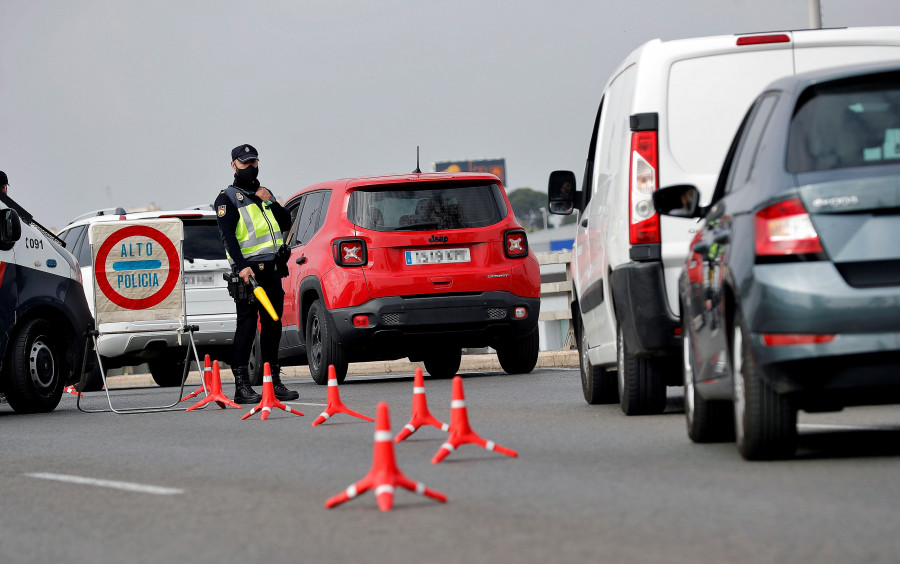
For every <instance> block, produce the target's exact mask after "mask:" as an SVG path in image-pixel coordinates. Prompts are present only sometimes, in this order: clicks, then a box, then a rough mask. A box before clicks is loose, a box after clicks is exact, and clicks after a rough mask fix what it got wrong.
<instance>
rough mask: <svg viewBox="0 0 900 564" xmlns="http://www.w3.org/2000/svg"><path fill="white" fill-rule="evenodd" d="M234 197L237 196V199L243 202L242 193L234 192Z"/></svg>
mask: <svg viewBox="0 0 900 564" xmlns="http://www.w3.org/2000/svg"><path fill="white" fill-rule="evenodd" d="M234 197H235V198H237V200H238V201H239V202H243V201H244V195H243V194H241V193H240V192H238V193H237V194H235V195H234Z"/></svg>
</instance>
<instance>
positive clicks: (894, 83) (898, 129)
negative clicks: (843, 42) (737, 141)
mask: <svg viewBox="0 0 900 564" xmlns="http://www.w3.org/2000/svg"><path fill="white" fill-rule="evenodd" d="M880 164H900V73H891V74H889V75H884V76H882V77H881V78H879V79H878V80H872V79H867V80H865V82H859V81H857V82H853V83H846V82H842V83H834V84H825V85H821V86H815V87H812V88H810V89H808V90H807V91H806V92H804V94H803V95H802V96H801V98H800V100H799V102H798V105H797V108H796V110H795V112H794V116H793V118H792V120H791V128H790V133H789V138H788V154H787V169H788V171H789V172H795V173H800V172H811V171H817V170H834V169H840V168H849V167H857V166H870V165H880Z"/></svg>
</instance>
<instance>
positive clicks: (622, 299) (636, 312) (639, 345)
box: [609, 262, 681, 356]
mask: <svg viewBox="0 0 900 564" xmlns="http://www.w3.org/2000/svg"><path fill="white" fill-rule="evenodd" d="M609 284H610V286H611V289H612V295H613V305H614V306H615V309H616V319H618V322H619V326H620V327H621V328H622V333H623V336H624V338H625V342H626V343H627V345H628V348H629V350H630V351H631V352H632V353H633V354H636V355H644V356H653V355H660V354H673V353H677V352H678V351H679V350H680V347H681V339H680V338H679V337H677V336H676V330H677V329H678V328H679V327H680V326H681V323H680V321H679V319H678V318H677V317H675V316H673V315H672V314H671V313H669V306H668V304H667V303H666V281H665V276H664V274H663V265H662V263H661V262H632V263H628V264H625V265H622V266H620V267H619V268H617V269H615V270H613V272H612V273H611V274H610V276H609Z"/></svg>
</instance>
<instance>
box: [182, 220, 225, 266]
mask: <svg viewBox="0 0 900 564" xmlns="http://www.w3.org/2000/svg"><path fill="white" fill-rule="evenodd" d="M182 221H183V222H184V243H183V252H184V258H185V260H193V259H205V260H223V259H225V245H224V244H223V243H222V239H221V238H220V237H219V226H218V224H217V223H216V220H215V219H208V220H201V221H191V220H187V219H183V220H182Z"/></svg>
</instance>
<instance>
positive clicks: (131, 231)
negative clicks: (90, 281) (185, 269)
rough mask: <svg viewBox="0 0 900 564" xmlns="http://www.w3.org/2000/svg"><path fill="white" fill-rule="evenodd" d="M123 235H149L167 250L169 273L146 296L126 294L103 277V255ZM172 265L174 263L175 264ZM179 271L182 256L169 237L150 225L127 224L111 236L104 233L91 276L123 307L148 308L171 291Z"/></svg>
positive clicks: (104, 257) (109, 296)
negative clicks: (158, 285) (134, 296)
mask: <svg viewBox="0 0 900 564" xmlns="http://www.w3.org/2000/svg"><path fill="white" fill-rule="evenodd" d="M126 237H149V238H150V239H153V240H154V241H156V242H157V243H159V244H160V245H161V246H162V248H163V250H164V251H165V252H166V257H167V258H168V260H169V277H168V278H167V279H166V281H165V283H164V284H163V285H162V288H160V289H159V290H158V291H157V292H156V293H155V294H152V295H150V296H147V297H146V298H140V299H135V298H126V297H125V296H123V295H121V294H119V293H118V292H116V291H115V290H114V289H113V287H112V285H111V284H110V283H109V280H107V278H106V257H107V256H108V255H109V252H110V251H111V250H112V248H113V246H115V245H116V244H117V243H118V242H119V241H121V240H123V239H125V238H126ZM101 265H102V267H103V272H102V276H100V275H99V274H100V273H99V272H98V268H100V266H101ZM172 265H174V267H173V266H172ZM180 274H181V260H180V259H179V258H178V250H177V249H176V248H175V245H173V244H172V241H170V240H169V238H168V237H166V236H165V235H164V234H163V233H162V232H161V231H159V230H158V229H154V228H153V227H150V226H149V225H129V226H128V227H123V228H122V229H119V230H118V231H116V232H115V233H113V234H112V235H111V236H109V237H107V239H106V241H104V242H103V245H101V246H100V249H99V250H98V251H97V258H96V260H95V261H94V279H95V280H96V281H97V286H98V287H99V288H100V291H101V292H103V295H104V296H106V297H107V298H108V299H109V301H111V302H112V303H114V304H116V305H117V306H119V307H123V308H125V309H149V308H151V307H153V306H155V305H157V304H159V303H160V302H162V301H163V300H164V299H166V298H167V297H168V296H169V294H171V293H172V288H174V287H175V285H176V284H178V276H179V275H180Z"/></svg>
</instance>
